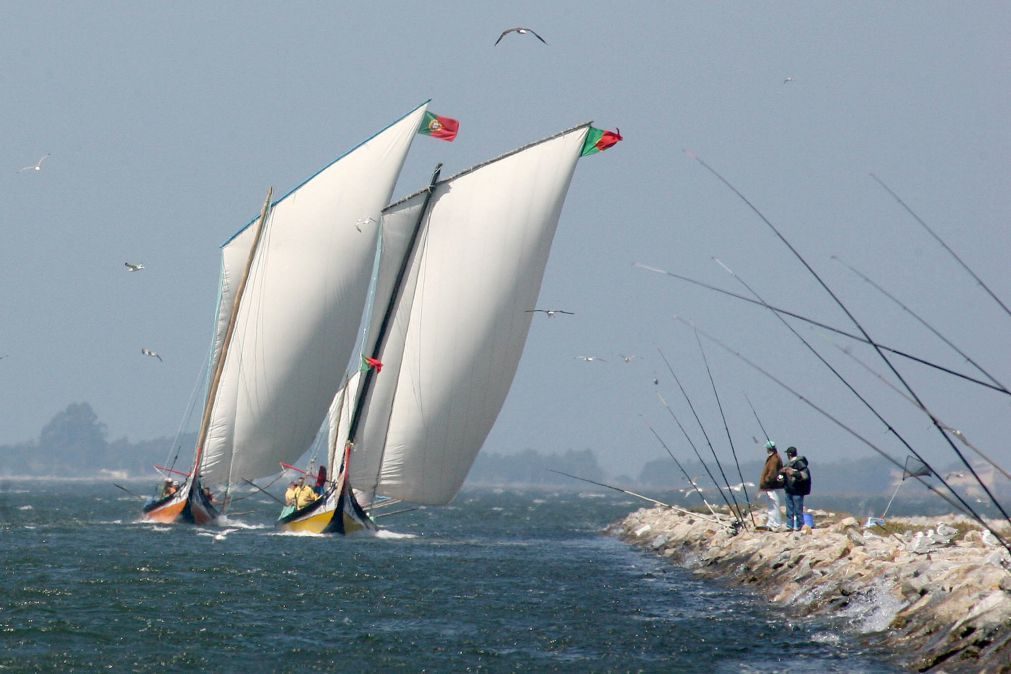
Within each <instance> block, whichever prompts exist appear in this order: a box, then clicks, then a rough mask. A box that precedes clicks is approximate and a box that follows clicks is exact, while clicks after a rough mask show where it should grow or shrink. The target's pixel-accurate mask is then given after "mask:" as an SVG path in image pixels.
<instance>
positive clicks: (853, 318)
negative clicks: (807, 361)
mask: <svg viewBox="0 0 1011 674" xmlns="http://www.w3.org/2000/svg"><path fill="white" fill-rule="evenodd" d="M689 156H691V157H692V158H693V159H695V161H697V162H699V164H701V165H702V166H703V167H704V168H705V169H706V170H708V171H709V172H710V173H712V174H713V175H714V176H716V177H717V178H718V179H719V180H720V182H722V183H723V184H724V185H726V186H727V187H728V188H730V190H731V191H732V192H733V193H734V194H736V195H737V196H738V197H740V199H741V200H742V201H743V202H744V203H745V204H747V205H748V207H749V208H750V209H751V210H752V211H753V212H754V213H755V214H756V215H758V217H759V218H761V220H762V222H764V223H765V224H766V225H768V227H769V229H771V230H772V232H773V233H774V234H775V235H776V237H777V238H778V239H779V240H780V241H781V242H782V243H783V245H785V246H786V247H787V248H788V249H789V250H790V252H792V253H793V255H794V257H796V258H797V260H798V261H800V263H801V264H803V265H804V267H805V268H806V269H807V270H808V272H810V274H811V275H812V276H813V277H814V278H815V280H816V281H818V284H819V285H820V286H821V287H822V288H823V289H824V290H825V292H826V293H828V295H829V296H830V297H831V298H832V299H833V300H834V301H835V303H836V305H838V307H839V308H840V309H842V310H843V313H845V314H846V316H847V317H848V318H849V319H850V321H852V322H853V325H855V326H856V328H857V329H858V330H859V331H860V334H862V335H863V336H864V337H865V338H866V339H867V340H868V341H869V342H871V346H872V347H874V350H875V351H876V352H877V354H878V356H879V357H880V358H881V359H882V360H883V361H884V362H885V364H886V365H887V366H888V369H890V370H891V371H892V374H894V375H895V377H896V378H897V379H898V380H899V381H900V382H901V383H902V386H903V388H905V389H906V390H907V391H908V392H909V394H910V395H911V396H913V398H915V399H916V401H917V402H920V399H919V396H917V395H916V392H915V391H913V388H912V387H911V386H910V385H909V383H908V382H907V381H906V380H905V378H904V377H903V376H902V375H901V374H900V373H899V371H898V370H897V369H896V368H895V366H894V365H892V362H891V361H890V360H888V356H886V355H885V354H884V352H883V351H882V350H881V348H879V347H878V346H877V344H875V343H874V341H873V340H872V339H871V336H870V335H869V334H868V333H867V331H866V330H865V329H864V327H863V325H862V324H861V323H860V321H858V320H857V318H856V316H854V315H853V313H852V312H851V311H850V310H849V309H848V308H847V307H846V305H845V304H844V303H843V301H842V300H840V299H839V297H838V296H837V295H836V294H835V293H834V292H832V289H831V288H829V287H828V284H826V283H825V281H824V280H822V278H821V276H819V275H818V272H816V271H815V270H814V268H813V267H812V266H811V265H810V264H808V262H807V260H805V259H804V257H803V256H802V255H801V254H800V253H799V252H798V251H797V249H796V248H794V247H793V244H791V243H790V242H789V241H788V240H787V238H786V237H785V236H783V234H782V233H781V232H780V231H779V229H777V228H776V226H775V225H773V224H772V222H771V221H770V220H769V219H768V218H766V217H765V215H764V214H763V213H762V212H761V211H760V210H758V208H757V207H756V206H755V205H754V204H752V203H751V202H750V201H749V200H748V198H747V197H745V196H744V195H743V194H742V193H741V192H740V191H738V189H737V188H736V187H734V186H733V185H732V184H730V182H729V181H727V179H726V178H724V177H723V176H722V175H720V174H719V172H717V171H716V169H714V168H712V167H711V166H709V164H707V163H706V162H705V161H703V159H702V158H701V157H699V156H698V155H696V154H695V153H691V154H690V155H689ZM934 428H936V429H937V432H938V433H940V435H941V437H942V438H944V441H945V442H946V443H948V446H949V447H950V448H951V450H952V451H953V452H955V455H956V456H958V458H959V459H961V461H962V464H963V465H964V466H965V468H966V470H968V471H969V472H970V473H972V476H973V477H974V478H975V479H976V482H977V483H978V484H979V486H980V488H981V489H982V490H983V491H984V492H986V495H987V497H989V499H990V501H991V502H992V503H993V504H994V505H995V506H996V507H997V509H998V510H999V511H1000V512H1001V514H1002V515H1003V516H1004V519H1005V520H1006V521H1008V522H1009V523H1011V516H1009V515H1008V513H1007V511H1005V510H1004V507H1003V506H1002V505H1001V504H1000V502H999V501H998V500H997V498H996V497H995V496H994V495H993V493H992V492H991V491H990V488H989V487H987V486H986V484H985V483H984V482H983V480H982V478H980V476H979V475H978V474H977V473H976V469H975V468H973V467H972V464H971V463H969V460H968V459H966V458H965V455H964V454H962V452H961V451H960V450H959V449H958V447H957V446H956V445H955V443H954V442H952V440H951V438H950V437H948V434H947V433H945V432H944V429H942V428H941V427H940V426H939V425H938V424H937V423H934ZM910 450H911V451H913V453H914V454H916V452H915V451H914V450H912V448H910ZM916 456H917V458H920V460H921V461H922V458H921V457H920V456H919V455H918V454H916ZM924 463H926V462H925V461H924ZM935 475H936V473H935ZM937 477H938V479H940V480H941V481H942V482H944V480H943V478H941V476H940V475H938V476H937ZM945 486H946V487H948V485H947V483H945ZM948 488H949V489H950V487H948ZM952 493H954V492H952ZM966 505H967V507H968V504H966ZM970 510H971V507H970ZM1004 545H1005V547H1007V548H1008V551H1009V552H1011V546H1009V545H1008V544H1007V543H1004Z"/></svg>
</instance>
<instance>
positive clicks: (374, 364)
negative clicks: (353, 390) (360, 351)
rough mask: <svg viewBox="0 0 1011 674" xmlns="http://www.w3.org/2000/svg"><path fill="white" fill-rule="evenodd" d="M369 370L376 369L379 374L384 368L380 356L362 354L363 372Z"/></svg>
mask: <svg viewBox="0 0 1011 674" xmlns="http://www.w3.org/2000/svg"><path fill="white" fill-rule="evenodd" d="M369 370H375V371H376V374H379V373H380V372H382V370H383V362H382V361H381V360H379V359H378V358H369V357H368V356H362V372H368V371H369Z"/></svg>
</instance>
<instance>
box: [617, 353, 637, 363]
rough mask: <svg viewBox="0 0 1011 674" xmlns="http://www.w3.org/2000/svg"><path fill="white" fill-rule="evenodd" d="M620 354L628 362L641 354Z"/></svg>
mask: <svg viewBox="0 0 1011 674" xmlns="http://www.w3.org/2000/svg"><path fill="white" fill-rule="evenodd" d="M619 355H620V356H621V359H622V360H623V361H625V362H626V363H631V362H632V361H633V360H635V359H636V358H638V357H639V356H636V355H635V354H627V355H626V354H624V353H622V354H619Z"/></svg>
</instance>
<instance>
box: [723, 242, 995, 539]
mask: <svg viewBox="0 0 1011 674" xmlns="http://www.w3.org/2000/svg"><path fill="white" fill-rule="evenodd" d="M713 259H714V260H715V261H716V263H717V264H719V265H720V266H721V267H723V269H724V270H726V272H727V273H729V274H730V275H731V276H733V277H734V278H735V279H737V280H738V281H739V282H740V283H741V284H742V285H744V287H745V288H747V289H748V291H750V292H751V293H752V294H753V295H754V296H755V297H756V298H758V300H759V301H761V302H765V300H764V299H763V298H762V296H761V295H759V294H758V292H757V291H755V289H754V288H752V287H751V286H750V285H748V283H747V282H745V281H744V279H742V278H741V277H740V276H738V275H737V274H736V273H734V270H733V269H731V268H730V267H728V266H727V265H725V264H723V262H721V261H720V260H719V259H718V258H713ZM776 317H777V318H779V320H780V321H782V323H783V324H784V325H785V326H786V328H787V329H788V330H789V331H790V332H792V333H793V334H794V336H795V337H797V339H799V340H800V341H801V343H803V344H804V346H805V347H807V349H808V350H809V351H810V352H811V353H812V354H814V356H815V357H816V358H817V359H818V360H819V361H821V363H822V364H823V365H824V366H825V367H827V368H828V369H829V370H830V371H831V372H832V374H834V375H835V376H836V378H837V379H839V381H840V382H842V383H843V385H845V386H846V388H848V389H849V390H850V392H851V393H852V394H853V395H855V396H856V397H857V399H858V400H860V402H862V403H863V404H864V406H865V407H866V408H867V409H868V410H870V411H871V413H872V414H874V416H875V417H877V418H878V420H879V421H880V422H881V423H882V424H884V425H885V427H886V428H887V429H888V430H889V431H890V432H891V433H892V435H894V436H895V437H896V438H898V440H899V441H900V442H901V443H902V444H903V445H904V446H905V447H906V449H908V450H909V451H910V452H911V453H912V454H913V456H915V457H916V458H917V459H919V460H920V461H921V462H922V463H923V465H925V466H927V468H929V469H930V471H931V472H932V473H934V475H935V476H937V479H938V480H940V481H941V484H943V485H944V486H945V487H946V488H947V489H948V490H949V491H950V492H951V493H952V494H953V495H954V496H955V498H957V499H958V500H959V501H960V502H961V503H962V504H963V505H964V506H965V508H966V509H967V510H968V511H969V512H970V513H972V515H973V516H974V517H975V518H976V519H977V520H979V521H980V522H982V521H983V518H982V516H980V515H979V514H978V513H977V512H976V511H975V510H974V509H973V508H972V506H970V505H969V503H968V502H967V501H965V499H963V498H962V497H961V496H960V495H959V494H958V493H957V492H956V491H955V490H954V489H952V488H951V485H949V484H948V483H947V482H946V481H945V479H944V478H943V477H942V476H941V474H940V473H938V472H937V471H936V470H934V469H933V468H932V467H931V466H930V464H929V463H927V461H926V460H925V459H924V458H923V457H922V456H920V453H919V452H917V451H916V450H915V449H913V446H912V445H910V444H909V443H908V442H907V441H906V439H905V438H904V437H903V436H902V435H901V434H900V433H899V432H898V430H896V429H895V427H893V426H892V425H891V424H889V423H888V422H887V421H886V420H885V418H884V417H883V416H882V415H881V414H880V413H879V412H878V411H877V410H876V409H875V408H874V406H873V405H871V404H870V403H869V402H868V401H867V399H866V398H864V397H863V396H862V395H860V393H859V392H857V390H856V389H855V388H854V387H853V386H852V384H850V383H849V381H847V380H846V378H845V377H843V376H842V374H840V373H839V371H838V370H837V369H836V368H834V367H832V365H831V364H830V363H829V362H828V361H827V360H825V358H824V357H823V356H822V355H821V354H820V353H818V351H817V350H816V349H815V348H814V347H813V346H811V343H810V342H808V341H807V340H806V339H804V337H803V336H801V334H800V333H799V332H797V330H796V329H794V327H793V326H792V325H790V324H789V322H787V321H786V319H784V318H783V317H782V316H779V315H778V314H776ZM945 437H947V436H945ZM1009 552H1011V548H1009Z"/></svg>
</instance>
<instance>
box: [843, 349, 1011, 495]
mask: <svg viewBox="0 0 1011 674" xmlns="http://www.w3.org/2000/svg"><path fill="white" fill-rule="evenodd" d="M834 346H835V347H836V348H837V349H839V350H840V351H842V352H843V353H844V354H846V355H847V356H849V357H850V358H852V359H853V360H855V361H856V362H857V363H859V364H860V365H861V366H862V367H863V368H864V369H865V370H867V371H868V372H870V373H871V374H872V375H874V376H875V377H877V378H878V379H879V380H881V381H882V382H883V383H884V384H885V385H886V386H888V387H889V388H890V389H892V390H893V391H895V392H896V393H898V394H899V395H900V396H902V397H903V398H904V399H905V400H906V401H907V402H909V403H911V404H912V405H913V406H914V407H917V408H918V409H919V410H920V411H921V412H923V413H924V414H926V415H927V416H929V417H930V418H931V419H936V420H937V423H939V424H940V425H941V428H943V429H944V430H946V431H948V432H949V433H951V434H952V435H954V436H955V437H956V438H958V439H959V441H961V443H962V444H963V445H965V446H966V447H968V448H969V449H971V450H972V451H974V452H976V453H977V454H979V456H980V457H981V458H982V459H983V460H984V461H986V462H987V463H989V464H990V465H991V466H993V467H994V468H995V469H996V470H998V471H999V472H1000V473H1001V474H1003V475H1004V477H1005V478H1007V479H1009V480H1011V473H1008V472H1007V471H1006V470H1004V469H1003V468H1002V467H1001V466H1000V465H998V464H997V462H995V461H994V460H993V459H991V458H990V457H989V456H987V455H986V454H984V453H983V452H982V450H980V449H979V447H976V445H974V444H972V443H971V442H969V439H968V438H967V437H965V433H963V432H962V431H960V430H958V429H957V428H954V427H953V426H950V425H948V424H946V423H944V422H943V421H941V419H940V418H939V417H938V416H937V415H935V414H934V413H933V412H931V411H930V410H929V409H927V408H926V407H924V406H923V405H917V403H916V401H915V400H913V399H912V398H911V397H910V396H909V395H907V394H906V393H904V392H902V391H900V390H899V389H898V387H897V386H895V384H893V383H892V382H890V381H888V380H887V379H885V377H884V375H882V374H881V373H880V372H877V371H876V370H874V368H872V367H871V366H870V365H868V364H867V363H865V362H863V361H862V360H860V359H859V358H857V357H856V355H854V354H853V353H851V352H850V351H849V350H848V349H844V348H843V347H841V346H839V345H838V344H835V345H834Z"/></svg>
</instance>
